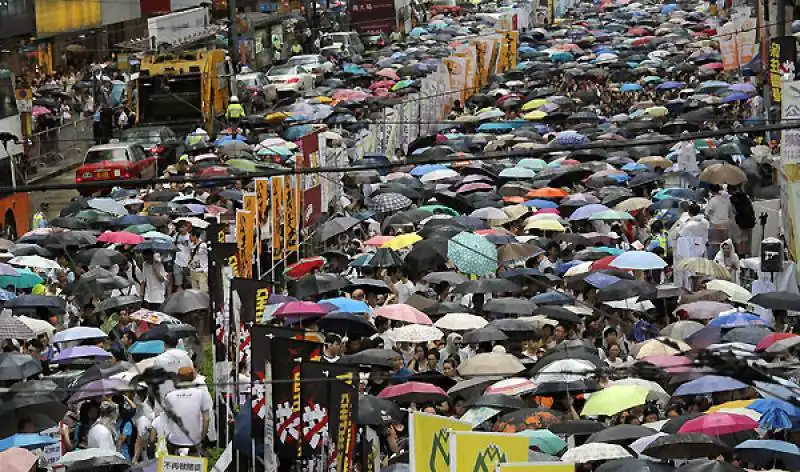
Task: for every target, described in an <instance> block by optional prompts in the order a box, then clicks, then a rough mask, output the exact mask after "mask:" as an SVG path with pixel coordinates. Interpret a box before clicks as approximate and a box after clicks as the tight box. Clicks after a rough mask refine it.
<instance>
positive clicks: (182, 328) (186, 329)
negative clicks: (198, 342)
mask: <svg viewBox="0 0 800 472" xmlns="http://www.w3.org/2000/svg"><path fill="white" fill-rule="evenodd" d="M195 334H197V330H196V329H195V327H194V326H192V325H189V324H185V323H161V324H160V325H156V326H153V327H152V328H150V329H148V330H147V331H146V332H145V333H144V334H142V335H141V336H139V341H156V340H161V341H163V340H164V339H166V338H167V337H170V336H171V337H174V338H188V337H189V336H194V335H195Z"/></svg>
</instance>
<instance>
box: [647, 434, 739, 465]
mask: <svg viewBox="0 0 800 472" xmlns="http://www.w3.org/2000/svg"><path fill="white" fill-rule="evenodd" d="M729 451H730V448H729V447H728V446H726V445H725V444H724V443H723V442H722V441H720V440H719V439H717V438H715V437H712V436H709V435H707V434H701V433H681V434H670V435H669V436H662V437H660V438H657V439H656V440H655V441H653V442H651V443H650V445H649V446H647V447H646V448H645V449H644V450H643V451H642V454H644V455H646V456H650V457H655V458H657V459H700V458H703V457H717V456H719V455H721V454H725V453H727V452H729Z"/></svg>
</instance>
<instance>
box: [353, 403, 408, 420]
mask: <svg viewBox="0 0 800 472" xmlns="http://www.w3.org/2000/svg"><path fill="white" fill-rule="evenodd" d="M404 417H405V413H403V410H401V409H400V406H399V405H397V403H395V402H393V401H391V400H387V399H385V398H378V397H375V396H372V395H359V396H358V424H360V425H367V426H388V425H390V424H392V423H400V422H402V421H403V418H404Z"/></svg>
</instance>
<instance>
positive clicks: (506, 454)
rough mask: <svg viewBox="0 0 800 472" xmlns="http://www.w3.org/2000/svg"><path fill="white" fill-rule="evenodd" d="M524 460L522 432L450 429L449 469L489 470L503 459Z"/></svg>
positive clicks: (462, 471)
mask: <svg viewBox="0 0 800 472" xmlns="http://www.w3.org/2000/svg"><path fill="white" fill-rule="evenodd" d="M526 460H528V440H527V438H526V437H525V436H520V435H518V434H504V433H477V432H473V431H457V432H456V431H454V432H453V433H452V434H451V435H450V472H475V471H492V470H495V469H496V468H497V465H498V464H502V463H504V462H524V461H526Z"/></svg>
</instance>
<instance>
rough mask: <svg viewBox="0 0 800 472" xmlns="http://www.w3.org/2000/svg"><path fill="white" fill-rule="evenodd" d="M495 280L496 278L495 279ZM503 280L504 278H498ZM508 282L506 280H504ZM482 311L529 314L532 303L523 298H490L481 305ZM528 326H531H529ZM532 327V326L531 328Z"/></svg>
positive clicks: (531, 310) (531, 311) (531, 309)
mask: <svg viewBox="0 0 800 472" xmlns="http://www.w3.org/2000/svg"><path fill="white" fill-rule="evenodd" d="M495 280H497V279H495ZM499 280H504V279H499ZM504 281H505V282H508V280H504ZM483 309H484V311H487V312H489V313H499V314H503V315H525V316H527V315H530V314H532V313H533V304H532V303H531V302H529V301H528V300H526V299H524V298H513V297H506V298H492V299H491V300H489V301H488V302H486V303H485V304H484V305H483ZM529 328H531V327H530V326H529ZM531 329H532V328H531Z"/></svg>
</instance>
